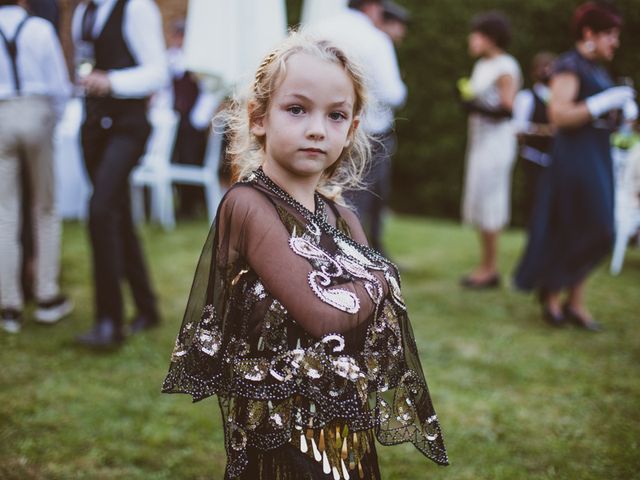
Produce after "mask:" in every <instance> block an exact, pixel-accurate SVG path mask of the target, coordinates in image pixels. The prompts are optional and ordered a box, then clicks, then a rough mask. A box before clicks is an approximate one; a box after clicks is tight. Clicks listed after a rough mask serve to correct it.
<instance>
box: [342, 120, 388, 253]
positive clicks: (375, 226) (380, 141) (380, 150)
mask: <svg viewBox="0 0 640 480" xmlns="http://www.w3.org/2000/svg"><path fill="white" fill-rule="evenodd" d="M395 147H396V137H395V135H394V133H393V132H392V131H389V132H388V133H384V134H380V135H375V136H374V137H373V141H372V144H371V149H372V151H371V164H370V165H371V167H370V168H369V169H368V170H367V172H366V174H365V177H364V180H363V181H364V184H365V190H351V191H348V192H346V193H345V198H346V200H347V202H348V203H349V204H350V205H351V206H353V207H354V208H355V209H356V210H357V212H358V217H359V218H360V221H361V222H362V226H363V228H364V231H365V233H366V235H367V238H368V240H369V244H370V246H371V247H372V248H374V249H376V250H378V251H379V252H381V253H384V249H383V246H382V214H383V213H384V208H385V207H386V206H387V202H388V200H389V193H390V192H391V156H392V155H393V153H394V151H395Z"/></svg>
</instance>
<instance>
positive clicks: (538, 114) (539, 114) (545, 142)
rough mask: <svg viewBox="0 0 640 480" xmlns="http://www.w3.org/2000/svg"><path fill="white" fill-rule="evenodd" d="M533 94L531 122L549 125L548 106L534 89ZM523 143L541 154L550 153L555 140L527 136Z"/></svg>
mask: <svg viewBox="0 0 640 480" xmlns="http://www.w3.org/2000/svg"><path fill="white" fill-rule="evenodd" d="M531 93H532V94H533V114H532V115H531V122H532V123H536V124H542V125H548V124H549V116H548V115H547V104H546V103H544V101H543V100H542V99H541V98H540V97H539V96H538V95H537V94H536V92H535V90H534V89H531ZM523 143H524V144H525V145H527V146H529V147H531V148H535V149H536V150H538V151H539V152H542V153H549V152H551V146H552V145H553V138H551V137H541V136H527V137H525V139H524V142H523Z"/></svg>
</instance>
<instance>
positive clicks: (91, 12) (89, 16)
mask: <svg viewBox="0 0 640 480" xmlns="http://www.w3.org/2000/svg"><path fill="white" fill-rule="evenodd" d="M97 9H98V6H97V5H96V4H95V2H94V1H93V0H91V1H90V2H89V3H87V8H86V10H85V11H84V16H83V17H82V40H84V41H85V42H91V41H93V26H94V25H95V23H96V10H97Z"/></svg>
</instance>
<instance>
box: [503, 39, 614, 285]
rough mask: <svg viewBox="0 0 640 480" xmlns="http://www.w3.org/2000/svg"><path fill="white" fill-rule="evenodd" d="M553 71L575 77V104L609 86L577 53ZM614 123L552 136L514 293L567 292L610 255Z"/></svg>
mask: <svg viewBox="0 0 640 480" xmlns="http://www.w3.org/2000/svg"><path fill="white" fill-rule="evenodd" d="M554 70H555V74H558V73H563V72H570V73H573V74H574V75H576V76H577V77H578V80H579V82H580V89H579V93H578V97H577V99H576V101H578V102H579V101H582V100H584V99H585V98H587V97H590V96H591V95H594V94H596V93H599V92H601V91H603V90H605V89H607V88H609V87H611V86H613V82H612V81H611V78H610V77H609V74H608V73H607V72H606V70H605V69H604V68H603V67H601V66H600V65H598V64H596V63H594V62H591V61H589V60H587V59H585V58H584V57H583V56H582V55H580V54H579V53H578V51H577V50H571V51H569V52H567V53H565V54H564V55H562V56H561V57H560V58H559V59H558V61H557V63H556V65H555V69H554ZM614 123H615V122H613V121H611V120H609V119H608V118H601V119H596V120H594V121H592V122H590V123H588V124H586V125H584V126H582V127H578V128H572V129H562V130H560V131H559V132H558V133H557V134H556V137H555V139H554V144H553V149H552V152H551V158H552V160H551V165H550V166H549V167H548V168H547V169H546V171H545V172H544V173H543V176H542V178H541V179H540V185H539V190H538V193H537V198H536V205H535V206H534V211H533V215H532V219H531V226H530V236H529V241H528V244H527V247H526V250H525V253H524V255H523V257H522V259H521V261H520V264H519V266H518V268H517V269H516V273H515V279H514V280H515V285H516V286H517V287H518V288H520V289H522V290H533V289H537V290H539V291H542V292H549V291H559V290H562V289H565V288H571V287H573V286H575V285H576V284H578V283H579V282H580V281H582V280H583V279H584V278H585V277H586V276H587V275H588V273H589V272H590V271H591V270H592V269H593V268H594V267H595V266H596V265H597V264H598V263H599V262H600V261H601V260H602V259H603V258H604V257H605V256H606V255H607V254H608V253H609V251H610V250H611V247H612V244H613V238H614V217H613V198H614V192H613V167H612V160H611V146H610V140H609V137H610V135H611V132H612V130H613V128H614V125H613V124H614Z"/></svg>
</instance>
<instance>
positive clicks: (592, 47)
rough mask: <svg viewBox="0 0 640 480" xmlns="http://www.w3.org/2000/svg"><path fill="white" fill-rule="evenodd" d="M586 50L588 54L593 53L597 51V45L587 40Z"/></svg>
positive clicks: (585, 43)
mask: <svg viewBox="0 0 640 480" xmlns="http://www.w3.org/2000/svg"><path fill="white" fill-rule="evenodd" d="M584 49H585V50H586V51H587V52H588V53H593V52H594V51H595V49H596V44H595V43H593V41H592V40H587V41H586V42H584Z"/></svg>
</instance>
